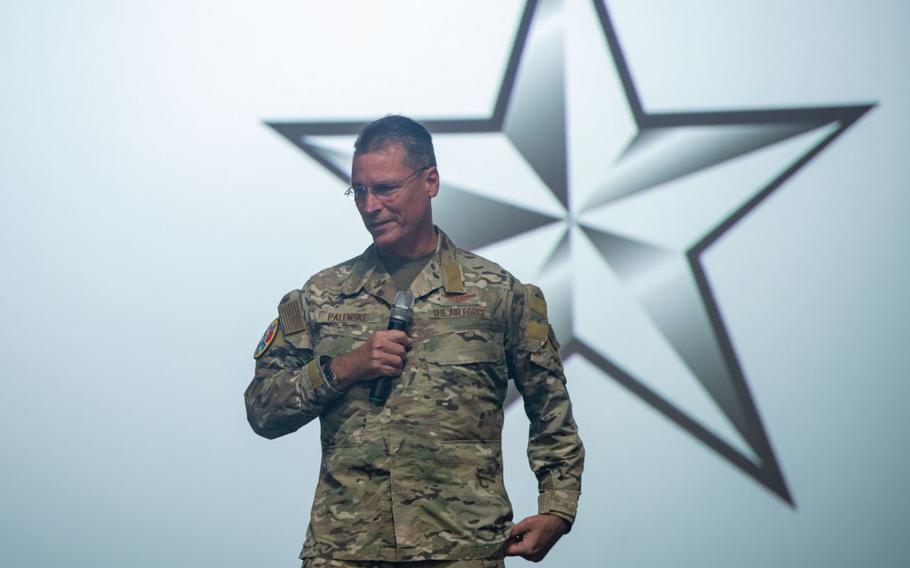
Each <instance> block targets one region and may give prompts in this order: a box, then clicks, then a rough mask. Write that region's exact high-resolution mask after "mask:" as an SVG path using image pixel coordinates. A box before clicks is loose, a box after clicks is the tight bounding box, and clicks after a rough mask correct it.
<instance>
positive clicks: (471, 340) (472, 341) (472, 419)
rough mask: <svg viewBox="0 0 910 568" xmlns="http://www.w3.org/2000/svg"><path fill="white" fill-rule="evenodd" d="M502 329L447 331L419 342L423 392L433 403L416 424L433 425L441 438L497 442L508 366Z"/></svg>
mask: <svg viewBox="0 0 910 568" xmlns="http://www.w3.org/2000/svg"><path fill="white" fill-rule="evenodd" d="M502 341H503V336H502V334H501V333H497V332H492V331H488V330H460V331H446V332H442V333H439V334H436V335H434V336H432V337H430V338H429V339H427V340H425V341H424V342H423V343H422V344H421V352H422V359H423V360H424V363H423V365H424V368H425V369H426V372H425V373H420V374H419V375H418V379H419V380H420V381H422V387H423V388H421V389H420V391H421V392H424V393H427V397H428V400H429V401H430V402H431V403H432V404H431V405H426V408H427V416H425V417H420V419H419V420H418V423H423V424H427V423H429V424H433V429H434V431H435V432H437V434H438V438H437V439H438V440H439V441H440V442H442V443H447V442H448V443H451V442H462V441H472V442H476V441H491V440H492V441H498V440H499V436H500V432H501V430H502V404H503V401H504V400H505V396H506V391H507V389H508V376H509V375H508V370H507V366H506V357H505V351H504V350H503V345H502Z"/></svg>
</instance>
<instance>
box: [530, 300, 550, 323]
mask: <svg viewBox="0 0 910 568" xmlns="http://www.w3.org/2000/svg"><path fill="white" fill-rule="evenodd" d="M528 307H529V308H531V311H532V312H534V313H535V314H537V315H539V316H541V317H544V318H545V317H547V302H546V300H544V299H543V298H541V297H540V296H537V295H532V296H531V297H530V298H529V299H528Z"/></svg>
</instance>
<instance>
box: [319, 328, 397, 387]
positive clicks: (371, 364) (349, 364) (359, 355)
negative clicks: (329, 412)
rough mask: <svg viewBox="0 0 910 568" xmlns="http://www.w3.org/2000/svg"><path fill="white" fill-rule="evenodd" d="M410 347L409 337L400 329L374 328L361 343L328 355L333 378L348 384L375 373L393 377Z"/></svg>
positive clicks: (376, 376)
mask: <svg viewBox="0 0 910 568" xmlns="http://www.w3.org/2000/svg"><path fill="white" fill-rule="evenodd" d="M410 348H411V338H410V337H408V335H407V334H406V333H405V332H403V331H399V330H395V329H389V330H381V331H374V332H373V333H372V335H370V337H369V339H367V340H366V342H364V343H363V344H362V345H360V346H359V347H357V348H355V349H354V350H353V351H351V352H350V353H345V354H344V355H339V356H338V357H335V358H334V359H332V371H333V372H334V373H335V380H336V381H338V383H339V384H340V385H341V386H344V387H348V386H351V385H353V384H354V383H356V382H359V381H369V380H372V379H376V378H378V377H397V376H398V375H400V374H401V370H402V369H403V368H404V357H405V354H406V353H407V351H408V349H410Z"/></svg>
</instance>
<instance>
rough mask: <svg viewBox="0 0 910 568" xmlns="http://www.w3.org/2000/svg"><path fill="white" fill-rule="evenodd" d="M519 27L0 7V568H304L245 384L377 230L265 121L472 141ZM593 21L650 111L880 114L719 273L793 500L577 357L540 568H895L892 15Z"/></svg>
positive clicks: (286, 448)
mask: <svg viewBox="0 0 910 568" xmlns="http://www.w3.org/2000/svg"><path fill="white" fill-rule="evenodd" d="M522 6H523V3H521V2H517V1H502V2H496V3H491V2H481V1H470V2H465V1H462V2H454V1H451V2H417V1H412V2H403V1H394V2H392V1H388V2H383V3H371V2H366V1H363V2H354V1H350V0H347V1H339V2H334V3H325V2H286V1H285V2H269V3H259V4H254V3H241V2H233V3H227V2H224V3H213V2H210V3H206V2H199V1H182V2H176V1H173V2H131V3H118V2H110V1H108V2H104V1H94V2H89V1H84V2H60V1H58V2H51V1H33V2H28V3H6V4H5V5H4V6H3V7H2V8H0V27H2V33H0V44H2V50H0V54H2V55H0V72H2V76H3V89H2V91H0V103H2V104H0V117H2V125H3V132H4V135H5V136H4V139H3V142H2V152H0V180H2V193H3V207H2V210H0V235H2V241H0V252H2V256H0V258H2V264H0V266H2V273H0V275H2V283H3V288H2V289H3V294H2V295H0V321H2V323H3V325H2V342H0V345H2V347H0V350H2V351H0V354H2V357H0V361H2V362H3V374H2V383H0V401H2V402H3V411H2V413H0V458H2V462H0V463H2V467H3V475H2V476H0V530H2V533H0V534H2V536H0V564H3V565H4V566H58V565H68V566H200V565H202V566H207V565H212V566H223V567H227V566H238V567H239V566H296V565H298V561H297V560H296V554H297V551H298V550H299V546H300V543H301V542H302V540H303V535H304V530H305V527H306V522H307V517H308V510H309V503H310V500H311V498H312V491H313V488H314V487H315V480H316V474H317V468H318V465H317V464H318V452H319V449H318V438H317V435H316V429H315V428H312V427H310V428H305V429H303V430H301V431H300V432H298V433H296V434H294V435H291V436H287V437H285V438H282V439H278V440H275V441H266V440H264V439H261V438H257V437H256V436H255V435H254V434H253V433H252V432H251V431H250V430H249V428H248V426H247V424H246V421H245V417H244V411H243V403H242V392H243V389H244V388H245V386H246V384H247V383H248V381H249V379H250V377H251V373H252V365H253V361H252V357H251V353H252V350H253V348H254V347H255V344H256V342H257V341H258V339H259V336H260V334H261V332H262V330H263V329H264V327H265V325H266V324H267V323H268V322H269V321H270V320H271V319H272V318H273V317H274V313H275V304H276V303H277V301H278V299H279V298H280V297H281V295H282V294H283V293H284V292H286V291H287V290H289V289H290V288H292V287H295V286H299V285H300V284H302V282H303V281H304V280H305V279H306V278H307V277H308V276H309V275H310V274H312V273H313V272H315V271H316V270H317V269H319V268H322V267H324V266H327V265H330V264H334V263H336V262H338V261H340V260H342V259H345V258H348V257H350V256H353V255H355V254H357V253H358V252H359V251H360V250H362V249H363V248H364V247H365V246H366V245H367V244H368V242H369V237H368V234H367V233H366V231H365V230H364V229H363V228H362V226H361V225H360V221H359V218H358V216H357V215H356V211H355V210H354V208H353V205H352V204H351V203H350V202H349V201H347V200H346V199H345V198H344V197H342V195H341V191H342V189H343V186H342V184H341V182H339V181H338V180H337V179H336V178H334V177H332V176H331V175H329V174H328V173H327V172H326V171H325V170H323V169H322V168H321V167H320V166H319V165H318V164H316V163H315V162H313V161H312V160H311V159H309V158H308V157H306V156H305V155H303V154H302V153H301V152H300V151H299V150H298V149H297V148H295V147H294V146H293V145H291V144H289V143H288V142H287V141H286V140H284V139H283V138H281V137H280V136H278V135H277V134H276V133H275V132H274V131H272V130H271V129H269V128H268V127H266V126H265V125H264V124H263V121H265V120H280V119H285V120H334V119H346V120H347V119H370V118H374V117H377V116H381V115H383V114H386V113H389V112H400V113H404V114H408V115H410V116H413V117H415V118H418V119H419V118H438V117H449V118H460V117H483V116H487V115H488V114H489V113H490V111H491V108H492V105H493V102H494V100H495V97H496V94H497V91H498V88H499V83H500V81H501V78H502V74H503V71H504V67H505V63H506V59H507V57H508V53H509V50H510V49H511V44H512V41H513V38H514V34H515V31H516V28H517V25H518V18H519V16H520V13H521V10H522ZM608 6H609V8H610V11H611V16H612V18H613V21H614V24H615V25H616V28H617V32H618V35H619V38H620V40H621V41H622V44H623V47H624V48H625V52H626V56H627V58H628V62H629V66H630V68H631V71H632V75H633V77H634V79H635V81H636V83H637V86H638V89H639V92H640V94H641V96H642V100H643V103H644V106H645V108H646V109H648V110H649V111H655V112H656V111H680V110H682V111H692V110H714V109H728V108H736V109H749V108H769V107H770V108H774V107H791V106H809V105H838V104H847V103H869V102H877V103H878V106H877V107H876V108H875V109H874V110H872V111H871V112H870V113H869V114H868V115H866V116H865V117H864V118H863V119H862V120H861V121H860V122H859V123H857V124H856V125H855V126H854V127H852V128H851V129H850V130H849V131H847V132H846V133H845V134H844V135H843V136H842V137H840V138H838V139H837V140H836V141H835V142H834V144H832V145H831V146H830V147H829V148H828V149H826V150H825V151H824V152H822V153H821V154H820V155H819V157H817V158H816V159H815V160H813V161H812V162H811V163H810V164H809V165H808V166H806V167H805V168H804V169H802V170H801V171H800V172H799V173H798V174H797V175H796V176H794V177H793V178H791V179H790V180H789V181H788V182H787V183H786V185H785V187H783V188H781V190H779V191H778V192H777V193H775V194H774V195H773V196H772V197H771V198H770V199H768V200H767V201H766V202H765V203H764V204H763V205H762V206H761V207H759V208H758V209H756V210H755V211H754V212H753V213H752V214H751V215H750V216H749V217H748V218H747V219H745V220H744V221H743V222H742V223H740V224H739V225H738V226H737V227H736V228H735V230H733V231H732V232H731V233H730V234H728V235H727V236H726V237H725V238H724V240H723V241H722V242H720V243H719V244H718V245H717V246H716V247H714V248H713V249H712V250H711V251H710V254H708V255H707V256H706V259H705V263H706V267H707V270H708V272H709V274H710V277H711V281H712V285H713V288H714V291H715V292H716V294H717V300H718V303H719V305H720V306H721V307H722V310H723V314H724V318H725V320H726V322H727V325H728V327H729V331H730V333H731V336H732V339H733V341H734V343H735V345H736V347H737V353H738V355H739V357H740V363H741V364H742V366H743V368H744V371H745V374H746V376H747V377H748V379H749V385H750V388H751V389H752V394H753V397H754V398H755V401H756V405H757V406H758V408H759V411H760V412H761V415H762V419H763V421H764V424H765V428H766V429H767V431H768V435H769V437H770V438H771V440H772V441H773V444H774V447H775V450H776V452H777V455H778V459H779V460H780V462H781V465H782V468H783V470H784V474H785V475H786V477H787V481H788V483H789V484H790V488H791V490H792V491H793V493H794V496H795V499H796V503H797V506H796V508H791V507H789V506H787V505H786V504H784V503H783V502H782V501H780V500H779V499H777V498H775V497H774V496H773V495H772V494H770V493H769V492H768V491H766V490H765V489H763V488H762V487H761V486H760V485H758V484H757V483H756V482H755V481H753V480H752V479H751V478H749V477H748V476H745V475H743V474H742V473H741V472H740V471H739V470H738V469H736V468H734V467H732V466H731V465H730V464H729V463H728V462H727V461H725V460H723V459H722V458H721V457H719V456H718V455H717V454H716V453H714V452H713V451H711V450H710V449H709V448H707V447H706V446H704V445H703V444H701V443H700V442H698V441H697V440H695V439H694V438H693V437H691V436H690V435H689V434H688V433H687V432H685V431H684V430H682V429H680V428H678V427H677V426H675V425H674V424H673V423H672V422H670V421H668V420H667V419H666V418H664V417H663V416H662V415H660V414H658V413H656V412H655V411H654V410H653V409H652V408H651V407H650V406H648V405H646V404H644V403H643V402H642V401H641V400H640V399H638V398H637V397H635V396H633V395H632V394H630V393H629V392H628V391H626V390H625V389H623V388H622V387H620V386H619V385H618V384H617V383H616V382H615V381H613V380H611V379H610V378H608V377H605V376H604V375H603V373H602V372H601V371H599V370H596V369H594V368H592V367H591V366H590V365H589V364H588V363H586V362H584V361H583V360H582V359H580V358H573V359H571V360H570V362H569V364H568V365H567V374H568V377H569V385H570V388H571V392H572V395H573V399H574V400H575V406H576V409H575V412H576V416H577V420H578V422H579V428H580V431H581V434H582V437H583V439H584V441H585V444H586V447H587V449H588V456H589V457H588V467H587V470H586V474H585V478H584V495H583V496H582V501H581V505H580V512H579V517H578V520H577V523H576V526H575V529H574V530H573V532H572V533H571V534H570V535H568V536H567V537H566V538H565V539H564V540H562V541H561V542H560V543H559V544H558V546H557V548H556V549H554V551H553V552H552V553H551V556H550V557H548V558H547V560H546V561H545V562H544V565H547V566H632V567H640V566H675V565H685V566H688V565H698V566H858V565H868V566H904V565H906V564H907V563H908V561H910V545H908V544H907V543H906V535H907V534H908V529H910V522H908V520H907V519H908V518H910V493H908V492H907V491H906V487H905V484H906V479H908V478H910V456H908V451H907V444H906V438H907V435H908V434H910V422H908V421H907V419H906V412H905V406H906V404H907V403H908V402H910V387H908V383H907V381H906V378H907V377H908V375H910V355H908V353H907V350H906V349H905V346H904V344H905V343H906V337H908V333H910V324H908V316H910V307H908V306H910V303H908V302H907V300H906V290H907V289H908V286H910V269H908V262H907V258H906V253H905V252H904V250H903V248H904V244H905V243H906V242H907V237H908V236H910V231H908V229H907V228H906V227H905V225H904V218H905V217H906V212H907V211H910V196H908V192H907V182H906V179H907V163H906V158H905V156H906V142H905V140H904V138H905V133H906V132H907V131H908V130H910V104H908V102H907V101H908V95H910V90H908V86H910V80H908V75H907V73H906V71H905V69H906V68H907V64H908V63H910V62H908V54H910V49H908V48H910V45H908V44H910V42H908V40H907V36H906V34H905V33H904V30H903V28H904V24H905V22H907V21H908V16H910V9H908V7H907V5H906V4H905V3H903V2H899V1H896V0H895V1H892V2H884V1H883V2H876V3H875V4H874V6H870V5H868V4H865V3H860V2H857V1H852V0H851V1H847V0H843V1H838V2H811V1H808V0H807V1H803V2H795V3H794V2H785V1H783V0H775V1H772V2H762V3H747V2H733V3H731V2H720V1H714V2H708V1H704V2H698V1H694V0H689V1H686V2H675V1H670V0H664V1H657V0H652V1H648V2H633V1H631V0H626V1H618V0H617V1H613V2H609V4H608ZM440 170H441V173H442V175H443V177H445V176H446V165H445V163H441V164H440ZM494 260H497V261H500V262H501V263H503V264H504V265H506V266H507V267H508V266H509V265H510V260H509V258H494ZM525 429H526V420H525V419H524V418H523V416H522V414H521V412H520V411H519V412H510V414H509V416H508V419H507V431H506V433H505V447H506V448H507V450H506V456H505V457H506V468H507V486H508V488H509V491H510V494H511V495H512V497H513V503H514V504H515V508H516V515H517V516H518V517H519V518H520V517H521V516H524V515H527V514H530V513H532V512H533V510H534V506H535V493H536V490H535V486H534V482H533V478H532V476H531V474H530V472H529V471H528V470H527V466H526V462H525V459H524V455H523V452H524V437H525V432H526V430H525ZM509 564H510V565H511V566H518V565H521V564H524V561H521V560H515V561H511V560H510V562H509Z"/></svg>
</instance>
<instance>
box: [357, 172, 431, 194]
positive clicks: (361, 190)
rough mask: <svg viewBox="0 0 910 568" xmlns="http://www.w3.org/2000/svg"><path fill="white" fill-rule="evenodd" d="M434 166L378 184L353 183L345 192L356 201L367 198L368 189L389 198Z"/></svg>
mask: <svg viewBox="0 0 910 568" xmlns="http://www.w3.org/2000/svg"><path fill="white" fill-rule="evenodd" d="M432 167H433V166H424V167H422V168H420V169H419V170H414V172H412V173H411V175H409V176H408V177H406V178H404V179H403V180H400V181H396V182H388V183H377V184H376V185H352V186H351V187H349V188H347V189H346V190H344V194H345V195H347V196H348V197H353V198H354V200H355V201H360V200H363V199H366V196H367V192H368V191H372V192H373V196H374V197H378V198H379V199H387V198H389V197H391V196H392V195H394V194H395V192H396V191H398V190H399V189H401V187H402V186H404V184H406V183H408V182H409V181H411V179H413V178H414V176H416V175H417V174H419V173H420V172H422V171H424V170H427V169H429V168H432Z"/></svg>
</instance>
